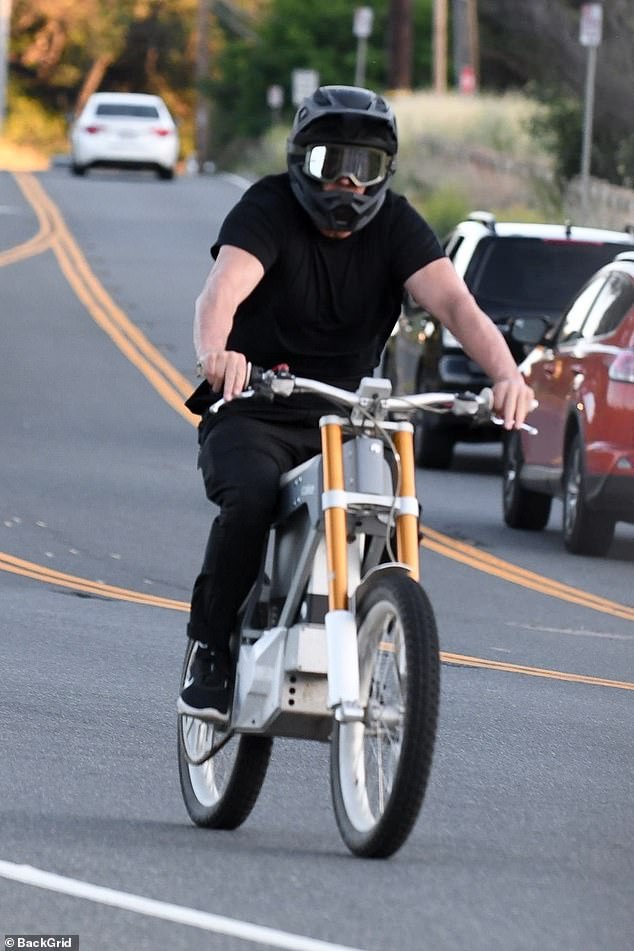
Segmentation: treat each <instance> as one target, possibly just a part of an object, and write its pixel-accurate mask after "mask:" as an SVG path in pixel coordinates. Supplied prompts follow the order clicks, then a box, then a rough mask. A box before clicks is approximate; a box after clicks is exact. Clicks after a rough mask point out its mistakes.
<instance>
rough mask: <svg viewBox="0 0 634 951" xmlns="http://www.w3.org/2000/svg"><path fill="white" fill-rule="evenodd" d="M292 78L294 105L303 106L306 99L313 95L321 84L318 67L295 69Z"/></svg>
mask: <svg viewBox="0 0 634 951" xmlns="http://www.w3.org/2000/svg"><path fill="white" fill-rule="evenodd" d="M291 79H292V87H293V89H292V94H293V105H294V106H301V104H302V102H303V101H304V99H306V97H307V96H311V95H312V94H313V93H314V92H315V90H316V89H317V87H318V86H319V73H318V72H317V70H316V69H294V70H293V72H292V74H291Z"/></svg>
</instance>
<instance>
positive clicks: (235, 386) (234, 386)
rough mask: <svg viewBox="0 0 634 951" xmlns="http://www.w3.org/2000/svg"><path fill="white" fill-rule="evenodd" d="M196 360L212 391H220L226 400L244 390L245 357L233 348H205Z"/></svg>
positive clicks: (245, 374)
mask: <svg viewBox="0 0 634 951" xmlns="http://www.w3.org/2000/svg"><path fill="white" fill-rule="evenodd" d="M198 362H199V364H200V366H201V370H202V373H203V374H204V376H205V379H206V380H207V381H208V382H209V385H210V386H211V388H212V390H213V391H214V393H222V395H223V398H224V399H225V400H227V401H229V400H232V399H233V398H234V396H238V394H239V393H242V391H243V390H244V387H245V384H246V381H247V358H246V357H245V355H244V354H243V353H237V351H235V350H207V351H206V352H205V353H201V354H200V356H199V358H198Z"/></svg>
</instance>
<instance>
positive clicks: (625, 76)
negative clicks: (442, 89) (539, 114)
mask: <svg viewBox="0 0 634 951" xmlns="http://www.w3.org/2000/svg"><path fill="white" fill-rule="evenodd" d="M580 5H581V4H580V2H578V0H558V2H553V0H479V8H480V25H481V28H482V54H483V55H482V74H483V82H484V83H485V84H486V85H488V86H489V87H491V86H494V87H497V88H500V89H506V88H508V87H509V86H519V87H526V86H527V84H529V83H530V87H529V88H530V90H531V91H532V92H533V94H535V95H538V96H539V97H540V98H542V100H543V101H544V102H545V103H546V106H547V112H546V123H545V124H544V123H542V132H544V133H546V134H548V135H549V136H550V139H551V143H552V147H553V150H554V151H555V152H556V155H557V159H558V164H559V171H560V173H561V175H562V176H563V177H564V178H570V177H572V176H573V175H575V174H577V173H578V171H579V160H580V152H581V112H582V101H583V94H584V82H585V68H586V55H587V54H586V50H585V48H584V47H582V46H581V44H580V43H579V7H580ZM603 12H604V35H603V42H602V45H601V47H600V48H599V52H598V61H597V84H596V110H595V121H594V149H593V155H592V171H593V173H594V174H595V175H597V176H599V177H603V178H607V179H609V180H612V181H615V182H618V183H622V184H625V185H627V184H630V183H631V182H632V179H634V110H633V109H632V89H633V88H634V58H633V57H632V44H633V42H634V3H632V0H609V3H604V5H603ZM575 116H576V119H575ZM549 117H550V122H548V118H549ZM562 120H564V121H563V123H562Z"/></svg>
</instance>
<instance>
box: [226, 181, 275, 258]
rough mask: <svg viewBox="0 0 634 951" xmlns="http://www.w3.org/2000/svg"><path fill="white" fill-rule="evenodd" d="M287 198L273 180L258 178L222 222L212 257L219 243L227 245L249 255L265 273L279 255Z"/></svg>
mask: <svg viewBox="0 0 634 951" xmlns="http://www.w3.org/2000/svg"><path fill="white" fill-rule="evenodd" d="M286 206H287V198H286V196H285V195H284V193H283V191H282V190H281V189H280V188H279V187H277V186H276V183H275V180H274V179H262V180H261V181H259V182H256V183H255V185H252V186H251V188H249V189H248V191H246V192H245V193H244V195H243V196H242V198H241V199H240V201H239V202H238V203H237V204H236V205H234V207H233V208H232V209H231V211H230V212H229V214H228V215H227V217H226V218H225V220H224V221H223V223H222V225H221V228H220V233H219V235H218V238H217V239H216V242H215V243H214V244H213V245H212V248H211V254H212V256H213V257H214V258H216V257H217V256H218V252H219V250H220V248H221V246H222V245H223V244H230V245H233V246H234V247H236V248H241V249H242V250H243V251H248V252H249V253H250V254H253V255H254V257H256V258H257V259H258V260H259V261H260V263H261V264H262V267H263V268H264V270H265V271H268V270H269V268H270V267H271V266H272V265H273V264H274V263H275V261H276V259H277V257H278V254H279V252H280V247H281V241H282V238H283V235H284V233H285V231H286V229H285V227H284V220H285V209H286Z"/></svg>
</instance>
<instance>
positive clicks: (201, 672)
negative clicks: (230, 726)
mask: <svg viewBox="0 0 634 951" xmlns="http://www.w3.org/2000/svg"><path fill="white" fill-rule="evenodd" d="M190 677H191V679H190V681H189V682H188V683H186V684H185V686H184V687H183V689H182V690H181V693H180V696H179V698H178V701H177V704H176V710H177V712H178V713H183V714H185V715H186V716H190V717H198V719H199V720H211V721H212V722H213V723H228V721H229V713H230V706H231V694H232V691H233V679H232V677H231V676H230V674H229V669H228V664H227V663H226V662H223V661H222V660H219V659H218V658H216V657H215V656H214V654H212V653H210V652H209V651H207V650H204V649H203V650H201V649H200V648H197V650H196V656H195V657H194V660H193V662H192V665H191V671H190Z"/></svg>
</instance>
